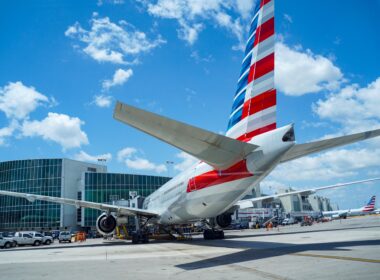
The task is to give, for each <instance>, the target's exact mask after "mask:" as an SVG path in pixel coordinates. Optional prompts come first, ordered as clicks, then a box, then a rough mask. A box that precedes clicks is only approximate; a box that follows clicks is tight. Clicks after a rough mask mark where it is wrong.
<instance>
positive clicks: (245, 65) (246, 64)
mask: <svg viewBox="0 0 380 280" xmlns="http://www.w3.org/2000/svg"><path fill="white" fill-rule="evenodd" d="M251 60H252V54H250V55H249V56H248V57H247V58H246V59H245V60H244V62H243V64H242V66H241V72H240V76H241V75H243V73H244V72H245V71H247V69H248V68H249V66H251Z"/></svg>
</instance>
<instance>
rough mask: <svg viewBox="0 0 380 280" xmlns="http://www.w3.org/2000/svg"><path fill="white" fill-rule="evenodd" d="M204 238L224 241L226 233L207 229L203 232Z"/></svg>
mask: <svg viewBox="0 0 380 280" xmlns="http://www.w3.org/2000/svg"><path fill="white" fill-rule="evenodd" d="M203 238H204V239H205V240H212V239H224V232H223V230H219V229H205V230H204V231H203Z"/></svg>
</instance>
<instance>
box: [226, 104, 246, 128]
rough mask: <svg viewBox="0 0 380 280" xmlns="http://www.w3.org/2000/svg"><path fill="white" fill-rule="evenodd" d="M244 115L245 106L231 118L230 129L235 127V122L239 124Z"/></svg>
mask: <svg viewBox="0 0 380 280" xmlns="http://www.w3.org/2000/svg"><path fill="white" fill-rule="evenodd" d="M242 115H243V108H241V109H240V110H239V111H237V112H236V113H235V114H234V115H233V116H232V117H231V118H230V121H229V122H228V129H230V128H231V127H233V126H234V125H235V124H237V123H238V122H239V121H240V120H241V117H242Z"/></svg>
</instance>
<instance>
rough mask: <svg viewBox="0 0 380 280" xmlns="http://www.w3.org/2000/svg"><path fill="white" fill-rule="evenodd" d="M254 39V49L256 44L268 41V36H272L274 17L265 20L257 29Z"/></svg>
mask: <svg viewBox="0 0 380 280" xmlns="http://www.w3.org/2000/svg"><path fill="white" fill-rule="evenodd" d="M256 34H257V35H256V38H255V42H254V43H253V47H255V46H256V45H257V44H258V43H261V42H262V41H264V40H266V39H268V38H269V37H270V36H272V35H273V34H274V17H272V18H271V19H269V20H267V21H266V22H264V23H263V24H261V25H260V26H258V27H257V29H256Z"/></svg>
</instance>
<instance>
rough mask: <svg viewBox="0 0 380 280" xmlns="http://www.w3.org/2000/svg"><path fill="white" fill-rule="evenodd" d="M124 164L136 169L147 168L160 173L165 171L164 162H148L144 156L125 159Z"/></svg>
mask: <svg viewBox="0 0 380 280" xmlns="http://www.w3.org/2000/svg"><path fill="white" fill-rule="evenodd" d="M125 164H126V165H127V166H128V167H129V168H131V169H136V170H148V171H154V172H156V173H162V172H166V171H167V168H166V166H165V164H155V163H153V162H150V161H149V160H147V159H144V158H139V157H136V158H133V159H129V158H128V159H126V161H125Z"/></svg>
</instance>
